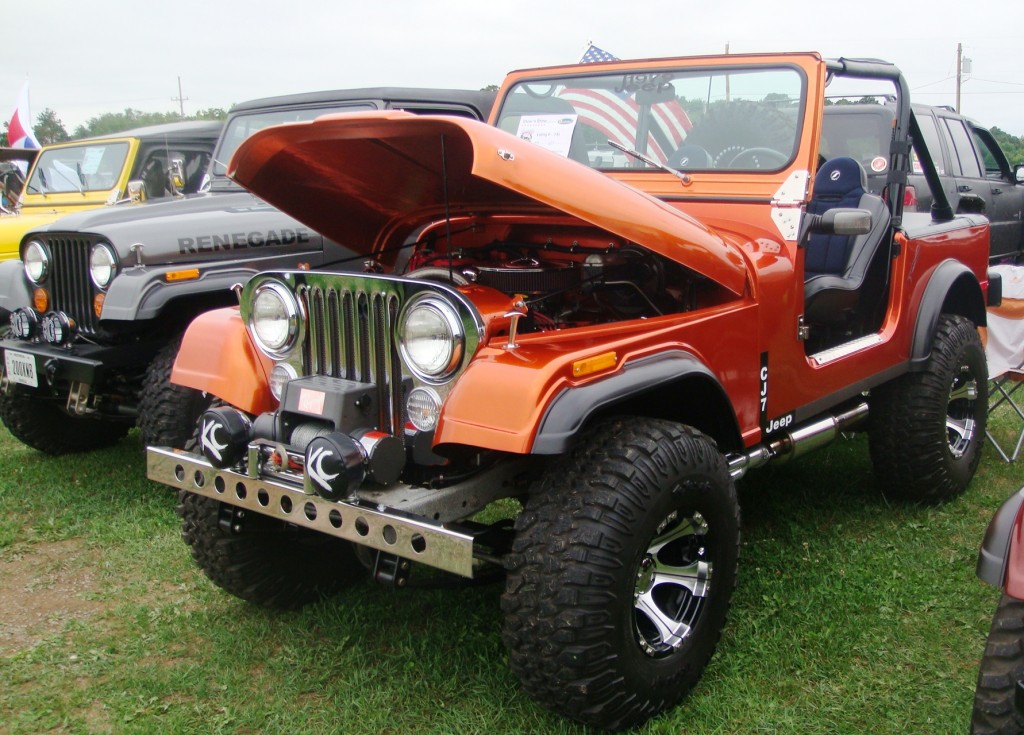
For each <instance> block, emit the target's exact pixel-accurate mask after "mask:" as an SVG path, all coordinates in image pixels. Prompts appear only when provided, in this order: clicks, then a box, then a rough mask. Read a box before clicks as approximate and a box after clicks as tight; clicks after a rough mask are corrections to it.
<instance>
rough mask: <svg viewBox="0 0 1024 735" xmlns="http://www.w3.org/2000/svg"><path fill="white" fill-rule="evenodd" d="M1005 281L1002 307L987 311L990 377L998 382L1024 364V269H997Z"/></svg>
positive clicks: (1006, 267) (1003, 266) (1005, 266)
mask: <svg viewBox="0 0 1024 735" xmlns="http://www.w3.org/2000/svg"><path fill="white" fill-rule="evenodd" d="M992 270H993V271H995V272H996V273H999V274H1000V275H1001V276H1002V278H1003V303H1002V305H1001V306H996V307H993V308H990V309H989V310H988V341H987V343H986V345H985V355H986V357H987V358H988V376H989V377H990V378H996V377H998V376H1000V375H1002V374H1003V373H1005V372H1006V371H1007V370H1011V369H1013V368H1018V367H1021V364H1022V363H1024V266H1019V265H997V266H994V267H993V268H992Z"/></svg>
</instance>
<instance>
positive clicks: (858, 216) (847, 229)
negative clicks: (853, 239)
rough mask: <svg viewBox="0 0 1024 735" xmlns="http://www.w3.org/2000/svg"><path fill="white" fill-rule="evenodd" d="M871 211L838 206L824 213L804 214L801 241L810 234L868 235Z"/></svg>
mask: <svg viewBox="0 0 1024 735" xmlns="http://www.w3.org/2000/svg"><path fill="white" fill-rule="evenodd" d="M871 225H872V222H871V212H869V211H868V210H866V209H846V208H843V207H836V208H835V209H829V210H826V212H825V213H824V214H806V213H805V214H804V220H803V231H802V232H801V234H800V243H801V244H803V243H805V242H806V241H807V237H808V235H811V234H821V235H866V234H868V233H869V232H871Z"/></svg>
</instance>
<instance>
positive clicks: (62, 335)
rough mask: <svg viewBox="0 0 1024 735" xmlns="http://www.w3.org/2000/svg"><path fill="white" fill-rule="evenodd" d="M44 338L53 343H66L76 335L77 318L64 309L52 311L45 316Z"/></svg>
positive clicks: (43, 325) (43, 323)
mask: <svg viewBox="0 0 1024 735" xmlns="http://www.w3.org/2000/svg"><path fill="white" fill-rule="evenodd" d="M41 330H42V333H43V339H45V340H46V341H47V342H49V343H50V344H52V345H66V344H67V343H68V342H70V341H71V339H72V338H73V337H74V336H75V320H74V319H72V318H71V317H69V316H68V315H67V314H65V313H64V312H62V311H51V312H48V313H47V314H46V316H44V317H43V322H42V325H41Z"/></svg>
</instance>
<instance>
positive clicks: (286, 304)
mask: <svg viewBox="0 0 1024 735" xmlns="http://www.w3.org/2000/svg"><path fill="white" fill-rule="evenodd" d="M249 325H250V327H251V328H252V333H253V336H254V337H255V338H256V343H257V344H258V345H259V347H260V349H261V350H263V351H264V352H266V353H267V354H268V355H270V356H271V357H282V356H284V355H285V354H287V353H288V352H289V351H290V350H291V349H292V348H293V347H294V346H295V343H296V340H297V337H298V335H299V303H298V301H296V300H295V296H293V295H292V292H291V291H290V290H288V289H287V288H286V287H285V286H284V285H282V284H280V283H277V282H275V281H267V282H266V283H263V284H260V285H259V286H257V287H256V291H255V293H254V294H253V298H252V313H251V314H250V315H249Z"/></svg>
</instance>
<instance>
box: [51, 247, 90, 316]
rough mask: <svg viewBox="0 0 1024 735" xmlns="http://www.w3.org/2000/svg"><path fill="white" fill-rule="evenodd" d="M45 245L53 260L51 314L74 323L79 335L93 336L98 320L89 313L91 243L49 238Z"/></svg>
mask: <svg viewBox="0 0 1024 735" xmlns="http://www.w3.org/2000/svg"><path fill="white" fill-rule="evenodd" d="M46 244H47V246H48V247H49V249H50V257H51V258H52V259H53V263H52V268H51V272H50V278H49V280H48V283H47V285H48V286H49V291H50V298H51V304H50V308H51V309H53V310H54V311H63V312H64V313H65V314H67V315H68V316H69V317H71V318H72V319H74V320H75V323H76V324H77V325H78V328H79V330H80V331H81V332H84V333H86V334H95V333H96V329H97V327H98V326H99V320H98V319H97V318H96V315H95V314H94V313H93V310H92V299H93V290H94V289H93V285H92V281H91V280H90V279H89V252H90V250H91V249H92V242H91V241H90V240H87V239H85V238H82V237H74V236H64V235H60V234H53V235H48V236H47V238H46Z"/></svg>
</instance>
